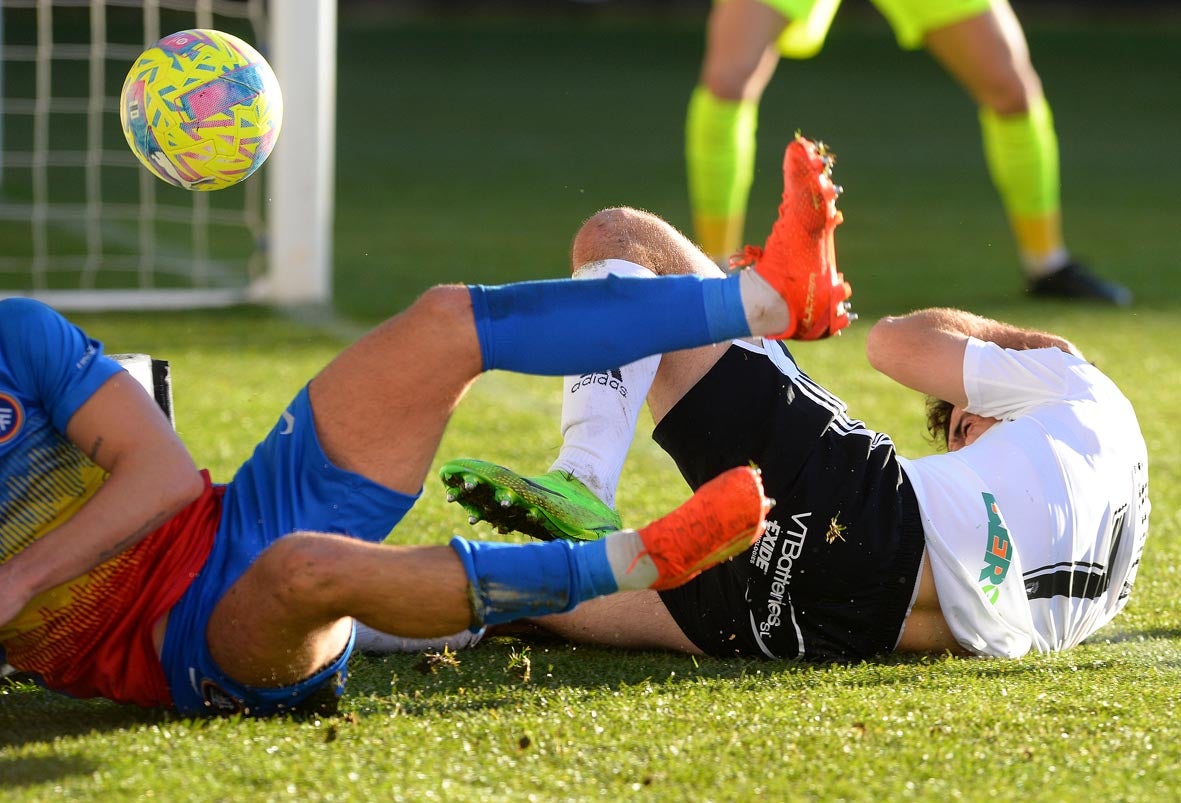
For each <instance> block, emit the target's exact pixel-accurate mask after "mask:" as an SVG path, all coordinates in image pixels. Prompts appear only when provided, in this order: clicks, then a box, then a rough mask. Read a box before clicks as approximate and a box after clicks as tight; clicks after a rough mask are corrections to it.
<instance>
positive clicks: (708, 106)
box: [685, 0, 788, 264]
mask: <svg viewBox="0 0 1181 803" xmlns="http://www.w3.org/2000/svg"><path fill="white" fill-rule="evenodd" d="M787 23H788V20H787V18H786V17H785V16H784V15H783V13H781V12H780V11H778V10H776V9H775V8H772V7H771V6H769V5H766V4H764V3H761V2H759V0H723V1H722V2H719V3H715V4H714V6H713V8H712V10H711V12H710V16H709V22H708V23H707V27H706V41H705V55H704V58H703V61H702V66H701V76H700V79H699V81H698V84H697V86H696V88H695V89H694V90H693V94H692V97H691V98H690V101H689V109H688V114H687V117H686V121H685V159H686V166H687V168H688V180H689V203H690V207H691V208H692V211H693V227H694V232H695V235H696V237H697V242H698V243H700V245H701V247H702V248H703V249H704V250H705V252H706V253H707V254H708V255H709V256H710V258H711V259H713V260H714V261H715V262H718V263H719V264H725V261H726V260H727V259H728V258H729V256H730V255H731V254H733V253H734V252H735V251H737V250H738V248H739V247H740V246H741V245H742V237H743V230H744V226H745V223H746V206H747V197H748V195H749V193H750V185H751V182H752V180H753V177H754V160H755V147H756V139H755V136H756V129H757V127H758V113H759V99H760V98H761V97H762V94H763V90H764V89H765V88H766V86H767V84H768V82H769V81H770V80H771V76H772V75H773V74H774V72H775V67H776V65H777V64H778V63H779V51H778V49H777V48H776V46H775V42H776V39H777V38H778V37H779V34H780V33H781V32H782V31H783V29H784V27H785V26H786V25H787Z"/></svg>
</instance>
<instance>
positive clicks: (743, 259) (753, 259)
mask: <svg viewBox="0 0 1181 803" xmlns="http://www.w3.org/2000/svg"><path fill="white" fill-rule="evenodd" d="M762 258H763V249H762V248H760V247H759V246H757V245H746V246H743V247H742V253H741V254H734V255H733V256H732V257H730V270H742V269H743V268H749V267H751V266H752V265H755V264H756V263H758V261H759V260H761V259H762Z"/></svg>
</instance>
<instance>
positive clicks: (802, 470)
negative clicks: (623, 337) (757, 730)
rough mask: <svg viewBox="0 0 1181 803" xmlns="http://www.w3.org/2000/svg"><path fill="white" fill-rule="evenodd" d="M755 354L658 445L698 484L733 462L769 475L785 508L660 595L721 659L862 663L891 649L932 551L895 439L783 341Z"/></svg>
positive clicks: (691, 403) (661, 433)
mask: <svg viewBox="0 0 1181 803" xmlns="http://www.w3.org/2000/svg"><path fill="white" fill-rule="evenodd" d="M754 348H755V347H744V346H739V345H734V346H731V347H730V349H729V350H728V351H727V352H726V354H725V355H723V357H722V358H721V360H719V361H718V363H717V365H715V366H714V367H713V368H712V369H711V370H710V372H709V373H708V374H707V375H706V376H705V377H703V378H702V379H701V381H699V382H698V383H697V384H696V385H695V386H694V387H693V388H692V389H690V391H689V392H688V393H687V394H686V395H685V397H684V398H683V399H681V400H680V401H679V402H678V403H677V404H676V406H675V407H673V409H672V410H671V411H670V412H669V413H668V415H666V416H665V418H664V419H663V420H662V421H661V422H660V425H659V426H657V427H656V430H655V432H654V433H653V438H654V439H655V440H656V442H657V443H659V444H660V445H661V446H662V447H663V448H664V450H665V451H666V452H668V453H669V454H670V455H671V456H672V458H673V459H674V460H675V461H676V463H677V467H678V468H680V470H681V474H682V475H683V476H684V477H685V479H686V480H687V481H688V483H689V485H691V486H692V487H693V488H694V489H696V488H697V487H699V486H700V485H702V484H703V483H705V482H707V481H708V480H709V479H711V478H713V477H715V476H717V475H718V474H720V473H721V472H723V471H725V470H726V469H729V468H732V467H734V466H741V465H748V464H750V463H752V462H753V463H754V464H755V465H757V466H759V467H760V468H761V469H762V470H763V483H764V486H765V488H766V493H767V495H768V496H770V497H771V498H773V499H775V500H776V504H775V507H774V508H773V509H772V510H771V513H770V515H769V517H768V527H767V531H766V532H765V533H764V534H763V536H762V537H761V538H760V539H759V541H758V542H757V543H756V544H755V545H754V547H753V548H752V549H750V550H748V551H747V552H744V553H742V554H741V555H738V556H736V557H734V558H733V559H731V560H729V561H726V562H725V563H722V564H720V565H718V566H715V567H714V568H712V569H710V570H709V571H706V572H703V573H702V574H701V575H700V576H698V577H697V578H695V579H694V580H692V581H691V582H689V583H687V584H686V585H684V586H682V587H680V588H677V589H673V590H671V591H664V592H661V598H662V599H663V601H664V604H665V606H666V607H667V608H668V610H669V612H670V613H671V614H672V616H673V618H674V619H675V620H676V622H677V624H678V625H679V626H680V627H681V629H682V630H683V631H684V632H685V635H686V636H687V637H688V638H689V639H690V640H691V641H692V642H693V643H694V644H696V645H697V646H698V647H699V648H700V649H701V650H702V651H704V652H705V653H706V654H708V655H714V656H732V655H748V656H763V657H767V658H802V659H809V660H820V661H832V660H840V661H850V660H858V659H861V658H866V657H869V656H872V655H878V654H881V653H885V652H890V651H891V650H893V649H894V646H895V645H896V644H897V641H898V637H899V634H900V633H901V631H902V624H903V621H904V620H905V618H906V615H907V613H908V611H909V609H910V605H911V603H912V601H913V598H914V592H915V589H916V585H917V582H918V572H919V567H920V564H921V562H922V557H923V548H924V541H923V530H922V522H921V519H920V517H919V510H918V503H917V502H916V501H915V497H914V493H913V491H912V490H911V488H910V484H909V482H908V481H907V480H906V477H905V475H904V474H903V472H902V468H901V466H900V465H899V464H898V460H897V456H896V455H895V452H894V444H893V442H891V440H890V439H889V437H887V436H885V435H882V434H880V433H876V432H873V431H872V430H870V429H868V428H867V427H866V426H865V425H864V424H863V423H861V422H860V421H857V420H854V419H850V418H849V417H848V415H847V414H846V412H845V405H844V403H843V402H841V401H840V400H839V399H838V398H836V397H835V396H833V395H832V394H831V393H829V392H828V391H826V390H825V389H824V388H822V387H820V386H819V385H817V384H816V383H815V382H814V381H813V380H812V379H810V378H809V377H808V376H807V375H805V374H803V373H802V372H801V371H800V370H799V368H798V367H796V365H795V363H794V361H793V360H792V359H791V355H790V354H789V353H788V351H787V349H786V348H785V347H782V345H781V344H773V345H770V346H769V348H772V349H775V350H776V351H777V352H778V353H775V354H773V355H772V354H764V352H763V351H762V350H761V349H758V350H754ZM772 357H773V358H774V359H772ZM776 363H778V364H776Z"/></svg>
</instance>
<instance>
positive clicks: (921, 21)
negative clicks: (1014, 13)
mask: <svg viewBox="0 0 1181 803" xmlns="http://www.w3.org/2000/svg"><path fill="white" fill-rule="evenodd" d="M872 2H873V4H874V5H875V6H877V9H878V11H880V12H881V13H882V16H884V17H885V18H886V21H887V22H889V23H890V27H891V28H893V29H894V36H895V38H896V39H897V40H898V44H899V46H901V47H903V48H905V49H906V50H917V49H918V48H919V47H921V46H922V45H923V39H924V37H926V36H927V35H928V34H929V33H930V32H931V31H934V30H937V29H939V28H943V27H945V26H949V25H954V24H957V23H961V22H964V21H965V20H970V19H973V18H976V17H980V16H981V15H984V14H986V13H987V12H988V11H989V9H990V8H991V7H992V3H993V0H872ZM1000 2H1002V3H1003V2H1004V0H1000Z"/></svg>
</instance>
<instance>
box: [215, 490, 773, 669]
mask: <svg viewBox="0 0 1181 803" xmlns="http://www.w3.org/2000/svg"><path fill="white" fill-rule="evenodd" d="M769 507H770V503H769V502H768V500H766V499H765V498H764V497H763V494H762V485H761V481H760V478H759V474H758V472H756V471H753V470H751V469H749V468H736V469H734V470H733V471H730V472H727V473H726V474H723V475H721V476H719V477H718V478H716V479H715V480H714V481H712V482H711V483H708V484H707V485H706V486H703V487H702V488H701V489H700V490H699V491H698V492H697V493H696V494H695V495H694V496H693V497H692V498H691V499H690V500H689V501H688V502H686V503H685V504H684V505H682V506H681V507H680V508H678V509H677V510H674V511H673V512H672V513H670V514H668V515H667V516H665V517H663V518H661V519H659V520H657V521H656V522H653V523H652V524H650V525H648V526H647V527H644V528H642V529H640V530H638V531H634V530H628V531H622V532H616V533H612V534H610V535H608V536H607V537H606V538H603V539H601V540H599V541H595V542H590V543H579V544H575V543H570V542H567V541H553V542H549V543H534V544H496V543H490V542H483V541H478V542H469V541H465V540H463V539H460V538H455V539H453V540H452V542H451V545H450V546H391V545H384V544H370V543H366V542H364V541H361V540H358V539H356V538H350V537H346V536H339V535H330V534H323V533H296V534H293V535H290V536H287V537H285V538H281V539H279V540H278V541H276V542H275V543H273V544H272V545H271V546H270V547H269V548H267V549H266V551H264V552H263V553H262V554H261V555H260V556H259V557H258V559H257V560H255V561H254V562H253V563H252V564H251V565H250V567H249V568H248V569H247V570H246V571H245V572H244V573H243V574H242V576H241V577H240V578H239V579H238V580H237V581H236V582H235V583H234V584H233V585H232V586H231V587H230V588H229V590H228V591H227V593H226V594H225V595H224V596H223V597H222V598H221V600H220V601H219V602H218V603H217V605H216V607H215V608H214V610H213V613H212V615H211V616H210V618H209V622H208V626H207V628H206V632H205V636H206V641H207V643H208V646H209V654H210V655H211V656H212V659H213V661H214V662H216V667H217V670H218V671H219V672H220V673H224V675H225V676H228V677H229V678H230V679H231V680H232V681H233V682H235V683H237V684H243V685H245V686H255V687H262V688H275V687H282V686H288V685H291V684H295V683H299V682H300V681H303V680H304V679H306V678H308V677H310V676H313V675H315V674H316V673H317V672H320V671H321V670H322V669H323V667H325V666H326V665H331V664H332V663H333V662H334V661H337V660H339V659H340V657H341V654H342V652H347V648H348V645H349V643H350V639H351V634H352V618H356V619H359V620H360V621H363V622H365V623H366V624H367V625H369V626H370V627H373V628H375V629H377V630H379V631H382V632H385V633H395V634H398V635H402V636H408V637H419V638H422V637H434V636H445V635H449V634H451V633H454V632H456V631H457V630H460V629H462V628H464V627H469V626H477V627H478V626H483V625H495V624H500V623H504V622H509V621H513V620H516V619H519V618H525V617H537V616H542V615H545V614H548V613H558V612H563V611H570V610H572V609H574V607H575V606H577V605H578V604H579V603H581V602H584V601H587V600H590V599H594V598H596V597H599V596H603V595H606V594H613V593H617V592H619V591H632V590H638V589H645V588H652V589H658V590H659V589H666V588H673V587H676V586H679V585H681V584H683V583H685V582H687V581H688V580H689V579H691V578H692V577H694V576H696V575H697V574H699V573H700V572H701V571H702V570H703V569H705V568H707V567H709V566H711V565H714V564H716V563H718V562H720V561H722V560H725V559H727V558H728V557H730V556H732V555H734V554H737V553H738V552H741V551H743V550H745V549H747V548H749V546H750V545H751V544H752V543H753V542H754V541H755V539H757V537H758V536H759V535H760V534H761V532H762V524H763V519H764V516H765V515H766V513H767V511H768V510H769Z"/></svg>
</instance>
